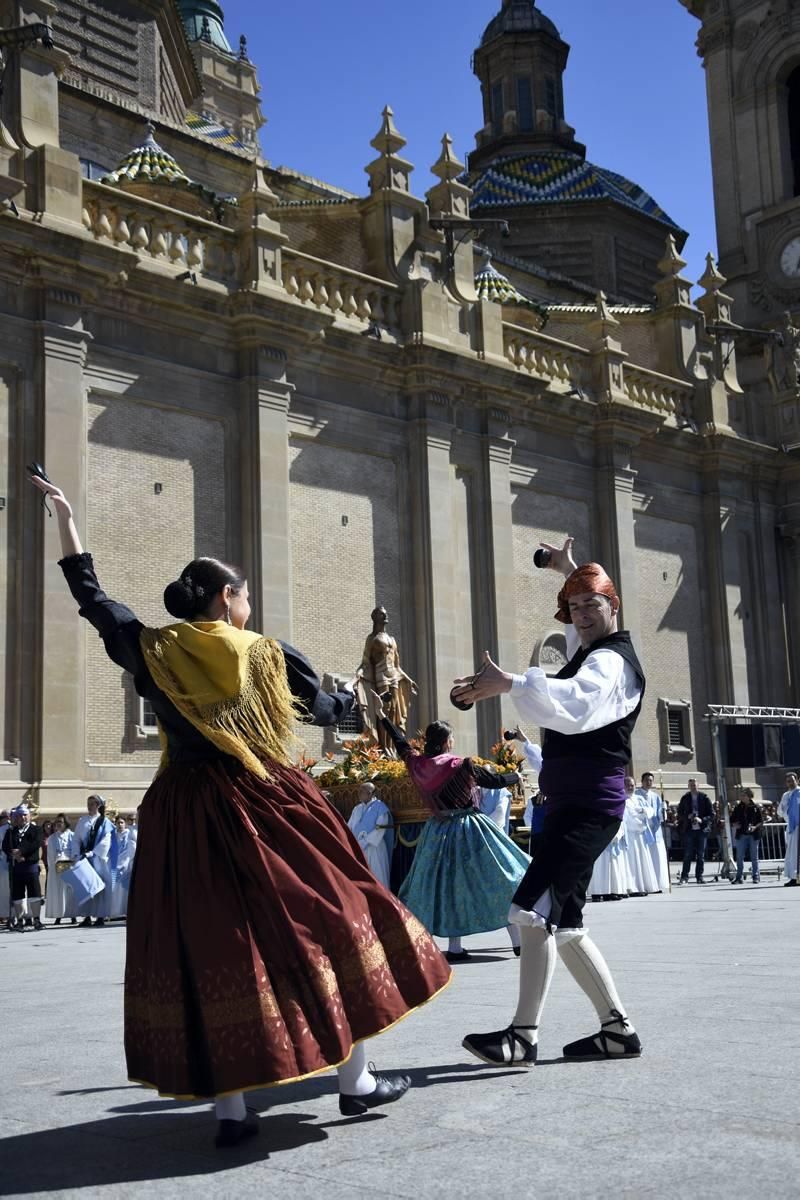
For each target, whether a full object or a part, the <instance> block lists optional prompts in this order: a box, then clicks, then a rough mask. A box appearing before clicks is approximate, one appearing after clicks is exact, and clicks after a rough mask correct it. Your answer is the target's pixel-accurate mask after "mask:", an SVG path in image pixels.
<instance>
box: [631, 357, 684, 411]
mask: <svg viewBox="0 0 800 1200" xmlns="http://www.w3.org/2000/svg"><path fill="white" fill-rule="evenodd" d="M623 387H624V389H625V394H626V396H627V397H628V399H629V400H630V401H632V403H634V404H637V405H640V406H641V407H642V408H649V409H652V410H653V411H654V412H659V413H666V415H667V416H682V417H691V415H692V399H693V396H694V391H693V389H692V386H691V384H689V383H685V382H683V381H682V380H680V379H673V378H672V377H671V376H669V375H660V374H659V373H658V372H657V371H649V370H648V369H647V368H646V367H636V366H632V365H631V364H630V363H625V365H624V367H623Z"/></svg>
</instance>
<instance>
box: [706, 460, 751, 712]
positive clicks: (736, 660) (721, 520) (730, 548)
mask: <svg viewBox="0 0 800 1200" xmlns="http://www.w3.org/2000/svg"><path fill="white" fill-rule="evenodd" d="M703 524H704V536H705V544H706V553H705V562H706V570H707V575H706V584H707V591H708V597H709V608H708V611H707V613H706V614H705V632H706V636H707V637H708V639H709V641H710V643H711V651H712V668H713V677H712V681H711V689H710V690H711V695H710V696H709V700H710V702H711V703H712V704H747V703H749V688H748V680H747V645H746V642H745V633H744V623H743V621H742V618H741V615H740V612H739V610H740V608H741V601H742V576H741V568H740V562H739V531H738V527H737V522H736V501H735V499H734V497H733V496H732V495H731V494H730V493H728V492H727V491H725V490H723V488H722V486H721V478H720V473H719V469H718V464H717V463H716V462H715V461H712V462H709V463H707V465H706V476H705V481H704V495H703Z"/></svg>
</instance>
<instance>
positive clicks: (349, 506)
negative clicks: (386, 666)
mask: <svg viewBox="0 0 800 1200" xmlns="http://www.w3.org/2000/svg"><path fill="white" fill-rule="evenodd" d="M289 478H290V485H289V486H290V505H291V548H292V637H293V639H294V642H295V644H296V646H297V648H298V649H299V650H302V651H303V653H304V654H305V655H307V657H308V658H309V659H310V660H311V662H312V664H313V666H314V667H315V669H316V670H317V672H318V673H319V674H320V675H322V674H323V673H324V672H326V671H328V672H331V673H332V674H342V675H350V674H353V673H354V672H355V671H356V669H357V667H358V665H359V663H360V662H361V655H362V652H363V649H364V642H365V641H366V638H367V635H368V634H369V633H370V632H371V629H372V624H371V622H370V613H371V611H372V609H373V608H374V607H375V606H376V605H377V604H383V605H384V606H385V608H386V609H387V610H388V613H389V632H390V633H392V634H393V635H394V636H395V637H396V638H397V640H398V643H399V645H400V653H401V657H402V658H403V661H404V662H406V660H407V658H408V656H407V655H405V656H404V655H403V635H402V625H401V602H402V597H401V581H400V553H401V547H400V541H399V538H400V523H399V516H398V493H397V473H396V465H395V463H394V462H393V461H392V460H391V459H388V458H381V457H378V456H377V455H371V454H361V453H356V452H354V451H351V450H346V449H342V448H340V447H338V446H324V445H320V444H318V443H315V442H310V441H305V440H303V441H298V442H296V443H294V444H293V445H292V446H291V447H290V474H289ZM343 517H346V518H347V524H343V523H342V518H343ZM302 737H303V741H304V742H305V744H306V747H307V748H308V751H309V753H311V754H313V755H314V756H315V757H317V756H318V755H319V754H320V751H321V746H322V731H321V730H318V729H315V728H314V727H313V726H303V727H302Z"/></svg>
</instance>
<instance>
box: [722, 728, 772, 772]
mask: <svg viewBox="0 0 800 1200" xmlns="http://www.w3.org/2000/svg"><path fill="white" fill-rule="evenodd" d="M760 732H761V731H760V729H759V727H758V726H757V725H723V726H722V729H721V730H720V734H721V735H722V736H721V741H722V763H723V766H725V767H755V766H758V765H760V764H758V763H757V762H756V759H757V758H758V757H760V758H761V759H762V762H763V756H764V744H763V740H762V739H761V737H760V736H759V738H758V752H760V753H757V750H756V739H755V737H754V734H756V733H759V735H760Z"/></svg>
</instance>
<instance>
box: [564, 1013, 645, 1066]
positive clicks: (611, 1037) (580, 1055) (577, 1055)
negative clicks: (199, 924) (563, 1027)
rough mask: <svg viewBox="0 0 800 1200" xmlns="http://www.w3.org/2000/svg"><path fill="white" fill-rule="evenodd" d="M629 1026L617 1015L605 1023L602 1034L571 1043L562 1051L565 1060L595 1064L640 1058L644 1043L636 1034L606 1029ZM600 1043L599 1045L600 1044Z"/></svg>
mask: <svg viewBox="0 0 800 1200" xmlns="http://www.w3.org/2000/svg"><path fill="white" fill-rule="evenodd" d="M620 1022H622V1023H623V1024H625V1025H627V1021H626V1020H625V1018H624V1017H623V1016H622V1015H621V1014H620V1013H616V1014H615V1015H614V1016H613V1017H612V1018H611V1020H610V1021H603V1023H602V1025H601V1026H600V1032H599V1033H596V1034H594V1036H593V1037H585V1038H579V1039H578V1041H577V1042H570V1043H569V1045H568V1046H565V1047H564V1049H563V1050H562V1054H563V1055H564V1058H568V1059H570V1060H571V1061H572V1062H594V1061H595V1060H596V1059H599V1058H639V1056H640V1055H641V1053H642V1043H641V1042H640V1041H639V1036H638V1034H636V1033H618V1032H617V1031H616V1030H615V1029H614V1030H612V1029H606V1026H607V1025H618V1024H619V1023H620ZM598 1043H599V1044H598Z"/></svg>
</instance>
